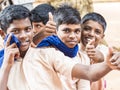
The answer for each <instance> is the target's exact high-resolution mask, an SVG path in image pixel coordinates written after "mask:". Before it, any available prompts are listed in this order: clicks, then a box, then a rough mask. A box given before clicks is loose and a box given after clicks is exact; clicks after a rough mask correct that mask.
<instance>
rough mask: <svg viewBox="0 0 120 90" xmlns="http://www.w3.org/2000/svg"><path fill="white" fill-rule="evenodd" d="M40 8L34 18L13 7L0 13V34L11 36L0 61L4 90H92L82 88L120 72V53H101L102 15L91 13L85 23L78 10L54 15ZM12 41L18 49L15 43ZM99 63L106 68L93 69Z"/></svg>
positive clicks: (63, 7)
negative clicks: (99, 46) (0, 31)
mask: <svg viewBox="0 0 120 90" xmlns="http://www.w3.org/2000/svg"><path fill="white" fill-rule="evenodd" d="M42 5H43V6H42ZM42 5H40V6H38V7H36V8H34V9H33V10H32V11H31V12H30V11H29V10H28V9H27V8H25V7H24V6H22V5H11V6H8V7H6V8H5V9H4V10H2V11H1V13H0V26H1V29H2V30H3V31H4V32H5V33H6V34H7V37H6V38H7V39H6V41H5V43H4V44H5V45H4V49H3V50H4V53H3V56H1V57H2V58H1V57H0V62H2V63H1V69H0V90H30V89H31V90H39V89H41V90H50V89H52V90H83V89H84V88H85V87H87V88H86V90H89V89H90V87H89V86H83V87H82V85H83V84H84V82H85V83H87V84H85V85H89V82H88V80H89V81H96V80H98V79H100V78H101V77H103V76H104V75H106V74H107V73H108V72H110V71H111V70H112V69H120V65H119V64H120V60H119V58H120V57H119V56H120V53H115V54H113V51H112V49H111V48H109V50H108V51H107V52H108V54H107V55H105V54H104V53H101V51H100V49H99V50H98V49H97V46H98V44H99V42H100V41H101V40H102V38H103V37H104V30H105V28H106V22H105V20H104V18H103V17H102V16H101V15H99V14H97V13H94V12H93V13H89V14H87V15H86V16H85V17H83V19H82V21H81V17H80V14H79V12H78V11H77V9H75V8H73V7H71V6H69V5H66V4H65V5H64V4H63V5H61V6H60V7H59V8H57V9H56V10H55V9H54V7H52V6H49V5H48V4H42ZM46 7H47V8H48V9H46ZM50 12H51V13H54V15H53V16H52V14H51V13H50ZM81 24H82V25H81ZM80 25H81V26H80ZM81 27H82V28H81ZM13 35H14V36H15V37H14V38H17V39H18V43H19V45H18V44H17V43H16V42H17V41H15V42H13V43H11V41H12V39H13ZM80 39H81V40H80ZM15 40H16V39H15ZM79 42H80V45H79V44H78V43H79ZM77 55H79V58H77V57H76V56H77ZM86 55H87V56H86ZM86 57H87V58H86ZM105 57H106V58H105ZM76 58H77V60H75V59H76ZM82 58H83V61H82ZM98 61H100V62H101V61H102V62H101V63H97V64H92V65H89V64H90V62H91V63H96V62H98ZM83 62H84V63H83ZM84 64H87V65H84ZM82 79H83V81H81V80H82ZM70 80H71V81H70ZM84 80H85V81H84ZM13 81H14V82H13ZM77 81H80V83H81V84H78V83H79V82H77ZM73 82H75V83H76V84H75V85H73ZM82 82H83V84H82ZM65 83H66V84H67V86H65ZM68 84H69V85H68ZM77 84H78V85H77ZM88 88H89V89H88Z"/></svg>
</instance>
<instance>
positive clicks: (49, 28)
mask: <svg viewBox="0 0 120 90" xmlns="http://www.w3.org/2000/svg"><path fill="white" fill-rule="evenodd" d="M45 32H46V34H47V35H48V36H50V35H53V34H56V23H55V22H54V20H53V15H52V13H51V12H49V20H48V22H47V23H46V27H45Z"/></svg>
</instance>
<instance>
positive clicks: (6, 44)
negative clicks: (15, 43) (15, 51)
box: [5, 33, 12, 47]
mask: <svg viewBox="0 0 120 90" xmlns="http://www.w3.org/2000/svg"><path fill="white" fill-rule="evenodd" d="M11 38H12V33H10V34H9V35H7V36H6V42H5V47H8V46H9V45H10V40H11Z"/></svg>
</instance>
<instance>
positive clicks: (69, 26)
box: [58, 24, 81, 30]
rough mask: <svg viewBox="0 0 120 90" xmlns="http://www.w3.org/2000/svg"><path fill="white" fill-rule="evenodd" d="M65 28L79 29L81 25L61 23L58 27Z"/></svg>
mask: <svg viewBox="0 0 120 90" xmlns="http://www.w3.org/2000/svg"><path fill="white" fill-rule="evenodd" d="M65 28H68V29H71V30H75V29H80V28H81V26H80V24H61V25H59V27H58V29H59V30H62V29H65Z"/></svg>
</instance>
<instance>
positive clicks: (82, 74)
mask: <svg viewBox="0 0 120 90" xmlns="http://www.w3.org/2000/svg"><path fill="white" fill-rule="evenodd" d="M106 60H107V61H104V62H102V63H97V64H92V65H90V66H86V65H81V64H77V65H75V66H74V68H73V70H72V76H73V77H76V78H81V79H87V80H90V81H97V80H98V79H100V78H101V77H103V76H104V75H106V74H107V73H108V72H110V71H111V70H112V69H111V67H110V65H108V62H110V61H111V62H112V63H113V60H114V63H113V64H115V63H118V64H117V65H118V66H117V69H119V68H120V67H119V65H120V53H119V54H115V55H113V52H112V51H111V49H110V50H109V54H108V56H107V59H106Z"/></svg>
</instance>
